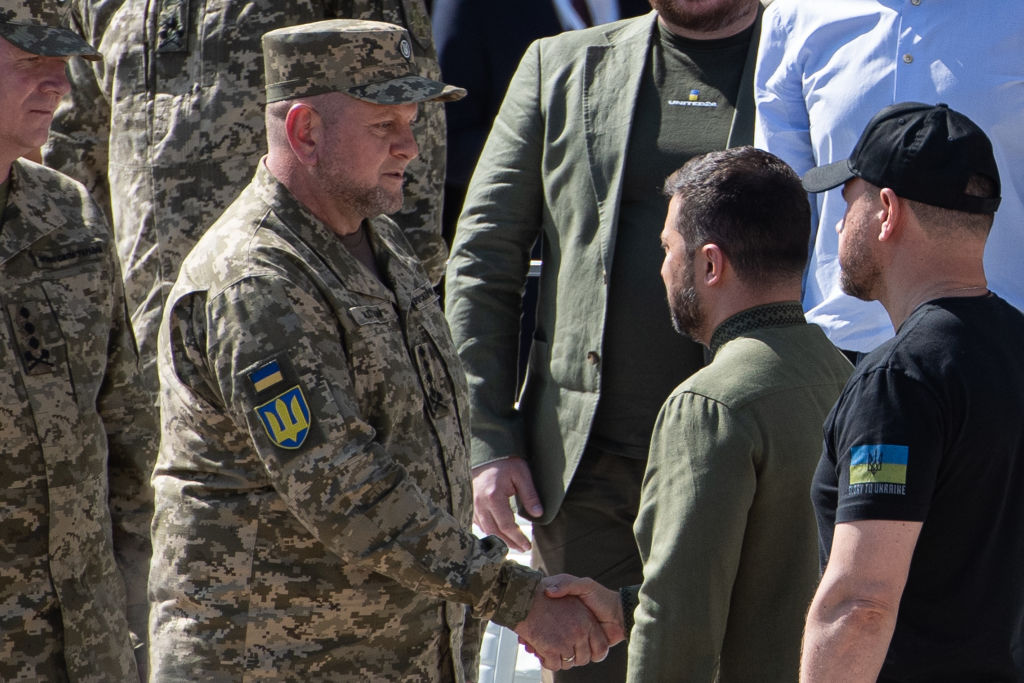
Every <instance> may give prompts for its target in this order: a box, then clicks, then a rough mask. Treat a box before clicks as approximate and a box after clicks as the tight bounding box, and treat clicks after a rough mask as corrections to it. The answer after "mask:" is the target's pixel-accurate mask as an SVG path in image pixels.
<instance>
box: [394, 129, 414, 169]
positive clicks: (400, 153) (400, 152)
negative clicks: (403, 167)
mask: <svg viewBox="0 0 1024 683" xmlns="http://www.w3.org/2000/svg"><path fill="white" fill-rule="evenodd" d="M391 153H392V154H394V155H395V156H396V157H399V158H400V159H405V160H406V161H412V160H413V159H415V158H416V157H417V156H419V153H420V148H419V145H417V144H416V136H415V135H413V134H412V126H411V125H404V126H402V131H401V133H399V135H398V139H397V140H395V143H394V144H393V145H392V146H391Z"/></svg>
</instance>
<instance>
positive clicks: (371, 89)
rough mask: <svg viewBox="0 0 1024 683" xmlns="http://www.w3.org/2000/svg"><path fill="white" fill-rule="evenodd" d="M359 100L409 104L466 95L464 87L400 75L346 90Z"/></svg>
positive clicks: (453, 99) (459, 98) (449, 99)
mask: <svg viewBox="0 0 1024 683" xmlns="http://www.w3.org/2000/svg"><path fill="white" fill-rule="evenodd" d="M345 92H347V93H348V94H349V95H351V96H352V97H355V98H356V99H359V100H365V101H366V102H373V103H374V104H410V103H413V102H429V101H434V100H436V101H439V102H453V101H455V100H461V99H462V98H463V97H465V96H466V91H465V89H464V88H456V87H455V86H454V85H446V84H444V83H441V82H440V81H435V80H431V79H429V78H423V77H422V76H402V77H401V78H393V79H391V80H389V81H384V82H382V83H371V84H370V85H360V86H357V87H354V88H349V89H348V90H346V91H345Z"/></svg>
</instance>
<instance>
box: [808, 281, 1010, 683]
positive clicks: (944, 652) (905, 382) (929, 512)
mask: <svg viewBox="0 0 1024 683" xmlns="http://www.w3.org/2000/svg"><path fill="white" fill-rule="evenodd" d="M811 496H812V499H813V502H814V508H815V513H816V515H817V519H818V530H819V539H820V544H821V545H820V547H821V553H822V555H821V561H822V568H823V569H824V566H825V563H826V562H827V559H828V554H829V551H830V550H831V546H832V538H833V528H834V524H835V523H837V522H851V521H858V520H867V519H886V520H909V521H919V522H923V526H922V529H921V534H920V537H919V539H918V542H917V546H916V547H915V549H914V554H913V557H912V559H911V564H910V574H909V576H908V579H907V585H906V589H905V590H904V594H903V598H902V600H901V602H900V608H899V616H898V618H897V623H896V630H895V633H894V634H893V638H892V642H891V643H890V646H889V652H888V654H887V656H886V659H885V663H884V665H883V667H882V673H881V676H880V677H879V680H880V681H888V680H893V681H895V680H899V681H1021V680H1024V641H1022V636H1024V315H1022V314H1021V313H1020V312H1019V311H1017V310H1016V309H1014V308H1013V307H1012V306H1010V305H1009V304H1007V303H1006V302H1005V301H1003V300H1002V299H1000V298H999V297H997V296H994V295H990V296H985V297H969V298H953V299H938V300H936V301H932V302H928V303H925V304H923V305H921V306H920V307H918V308H917V309H916V310H915V311H914V312H913V313H912V314H911V315H910V317H909V318H908V319H907V320H906V321H905V322H904V323H903V325H902V326H901V327H900V330H899V332H898V333H897V334H896V337H895V338H894V339H892V340H890V341H888V342H886V343H885V344H883V345H882V346H880V347H879V348H878V349H877V350H876V351H874V352H873V353H871V354H870V355H868V356H867V357H866V358H865V359H864V361H863V362H862V363H861V364H860V365H859V366H858V368H857V370H856V372H855V373H854V375H853V377H852V378H851V379H850V382H849V384H848V385H847V386H846V389H845V390H844V391H843V394H842V395H841V396H840V398H839V401H838V402H837V403H836V405H835V407H834V408H833V410H832V412H831V414H830V415H829V417H828V419H827V421H826V423H825V446H824V452H823V454H822V458H821V461H820V462H819V464H818V469H817V472H816V473H815V477H814V483H813V484H812V493H811ZM1015 650H1016V651H1015ZM1014 658H1016V660H1017V661H1016V665H1015V664H1014Z"/></svg>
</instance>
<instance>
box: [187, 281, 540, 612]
mask: <svg viewBox="0 0 1024 683" xmlns="http://www.w3.org/2000/svg"><path fill="white" fill-rule="evenodd" d="M299 277H300V276H298V275H294V274H291V275H289V276H287V277H286V276H283V275H263V276H259V277H249V278H245V279H243V280H241V281H239V282H236V283H235V284H233V285H231V286H230V287H228V288H227V289H226V290H224V291H223V292H221V293H220V294H218V295H217V296H215V297H213V299H211V300H210V301H209V302H207V304H206V311H205V313H204V316H203V318H204V322H203V325H204V327H205V329H206V330H207V332H206V334H205V335H202V334H201V335H198V336H205V338H206V341H205V344H204V347H205V349H206V351H205V352H204V353H203V357H202V359H201V360H199V362H198V363H195V364H194V368H193V369H184V371H178V370H177V369H176V370H175V372H176V374H177V375H178V376H179V377H188V376H189V374H192V375H193V376H196V375H197V374H202V372H203V370H202V367H203V366H205V367H206V368H209V370H208V372H209V373H212V381H210V382H209V388H208V389H206V390H205V393H206V394H207V395H209V396H217V395H219V396H221V397H222V399H221V400H223V403H224V405H225V407H226V409H227V412H228V414H229V417H230V420H231V422H232V423H233V424H235V425H237V426H238V428H239V429H241V430H242V431H244V432H246V433H247V435H248V438H247V440H248V441H249V442H250V443H251V444H252V446H253V447H254V448H255V451H256V454H257V456H258V460H259V463H260V466H259V470H260V471H259V473H258V475H259V476H261V477H269V481H270V485H271V486H272V487H273V489H274V490H275V492H276V493H277V494H278V495H279V496H280V497H281V498H282V500H283V501H284V502H285V504H286V505H287V506H288V509H289V510H290V511H291V513H292V514H293V515H294V516H295V517H296V518H297V519H298V520H299V521H300V522H301V524H302V525H303V526H304V527H305V528H306V529H308V530H309V532H310V533H311V534H312V535H313V536H314V537H316V538H317V539H318V540H319V541H320V542H321V543H322V544H323V545H324V546H326V547H327V548H329V549H330V550H331V551H332V552H333V553H335V554H336V555H338V556H339V557H340V558H341V559H342V561H343V562H344V563H345V564H347V565H353V566H358V567H363V568H365V569H366V570H368V571H373V572H377V573H380V574H383V575H385V576H388V577H390V578H392V579H393V580H394V581H396V582H398V583H400V584H402V585H404V586H406V587H407V588H409V589H411V590H415V591H418V592H423V593H428V594H431V595H434V596H437V597H438V598H441V599H444V600H448V601H452V602H461V603H464V604H469V605H471V606H472V607H473V611H474V614H475V615H477V616H479V617H482V618H489V619H491V620H494V621H498V622H499V623H503V624H511V625H515V624H516V623H518V621H520V620H521V619H522V618H524V617H525V614H526V612H527V610H528V609H529V605H530V602H531V600H532V595H533V590H534V587H535V586H536V583H537V581H539V575H538V574H537V573H536V572H533V571H532V570H529V569H526V568H524V567H521V566H519V565H517V564H515V563H514V562H511V561H508V560H505V559H504V556H505V553H506V547H505V545H504V544H503V543H501V542H500V541H498V540H496V539H494V538H493V537H491V538H488V539H483V540H481V539H478V538H477V537H476V536H474V535H473V534H472V532H471V531H470V529H468V528H465V527H463V526H462V525H461V524H460V522H459V520H458V519H456V517H455V516H453V515H452V514H451V513H450V512H449V510H448V509H447V508H446V507H444V502H445V501H446V500H447V499H448V494H447V492H445V491H444V489H443V486H444V484H441V483H440V482H442V481H444V482H447V477H448V476H449V474H451V473H450V472H443V473H442V472H432V473H431V474H430V475H424V473H423V468H424V467H427V468H428V469H429V468H436V467H444V465H443V464H442V463H443V460H442V459H441V458H440V457H439V456H438V457H424V454H425V453H430V452H432V451H433V452H436V449H437V445H436V441H435V438H436V437H435V435H434V432H433V430H432V429H430V427H429V426H428V423H427V422H425V421H424V417H423V416H424V407H423V405H422V404H423V396H422V393H421V390H420V387H419V385H418V380H411V381H412V382H414V384H410V374H409V372H405V371H404V370H403V369H402V368H405V367H412V366H410V358H409V352H408V349H407V348H406V346H405V344H406V342H405V336H404V334H403V332H402V330H401V329H400V328H398V327H397V326H395V329H387V330H384V329H381V330H376V331H375V332H374V336H373V338H372V339H366V338H363V337H360V338H358V339H356V338H350V337H347V336H346V337H345V341H344V343H339V331H340V330H339V324H342V325H344V323H343V321H340V320H339V319H338V315H337V313H335V311H334V310H333V309H332V308H330V307H329V305H328V304H327V302H326V301H324V300H323V299H322V298H321V297H320V296H319V295H318V293H317V292H318V288H317V285H316V284H315V283H314V282H311V281H305V280H301V279H300V280H298V281H296V282H292V281H290V280H289V278H299ZM356 308H358V307H356ZM367 308H372V306H371V307H367ZM350 310H352V309H350ZM345 314H347V313H343V315H345ZM174 336H175V337H177V336H178V335H174ZM183 337H186V338H187V337H191V338H196V337H197V335H196V334H194V333H188V334H185V335H183ZM172 343H173V342H172ZM366 344H373V345H376V348H374V349H373V350H372V351H371V350H369V349H367V348H366V346H365V345H366ZM380 347H383V348H384V349H385V351H383V352H381V349H380ZM360 349H362V350H360ZM172 354H173V355H174V356H177V357H181V354H180V353H179V352H176V351H174V349H172ZM388 358H392V359H394V363H391V362H389V361H388V360H387V359H388ZM382 359H383V360H382ZM403 364H404V365H403ZM268 368H272V369H273V372H272V373H270V372H269V371H268V370H267V369H268ZM396 368H399V369H396ZM403 372H405V374H402V373H403ZM411 372H412V373H413V374H412V377H418V375H415V371H414V370H412V371H411ZM268 373H269V374H268ZM257 376H259V377H261V378H260V379H257ZM360 378H364V379H365V381H363V382H362V383H361V384H360V388H359V389H358V390H357V389H356V384H357V382H359V381H360ZM403 378H404V379H403ZM268 381H270V382H272V384H271V385H270V386H271V388H264V387H266V386H267V385H266V382H268ZM282 390H283V391H282ZM278 402H280V405H279V406H278V405H277V403H278ZM288 409H290V411H291V412H290V415H292V416H294V417H291V418H289V420H285V419H284V418H281V417H280V416H281V415H283V414H284V411H285V410H288ZM268 411H273V412H274V413H275V414H274V416H273V419H272V418H271V417H269V416H266V414H267V412H268ZM368 412H373V413H374V417H373V418H372V420H373V422H374V424H377V425H383V426H382V429H386V430H388V431H389V434H390V435H391V436H389V437H388V445H387V447H385V445H383V444H382V439H384V438H385V437H384V436H383V435H380V434H378V432H377V431H376V429H375V428H374V426H373V424H371V418H370V417H369V416H368V415H367V414H366V413H368ZM299 415H302V417H298V416H299ZM289 421H290V422H291V424H285V422H289ZM301 422H305V427H301V424H298V423H301ZM416 424H419V425H421V426H420V427H416V426H415V425H416ZM410 425H412V426H410ZM300 428H302V429H305V430H308V431H307V432H306V433H304V434H303V436H302V438H301V440H299V439H298V438H297V435H298V433H299V429H300ZM271 432H278V433H277V434H275V435H274V436H272V435H271ZM284 432H290V433H292V434H294V435H295V436H296V438H295V439H294V440H293V442H291V443H289V444H287V445H285V441H283V440H282V439H281V438H277V437H280V436H281V435H282V434H283V433H284ZM296 442H297V443H296ZM427 463H431V464H429V465H428V464H427ZM433 463H436V464H433ZM414 469H415V470H417V471H416V472H413V470H414ZM243 476H255V475H254V474H253V473H248V474H246V475H243ZM424 480H426V481H430V482H433V484H432V485H431V488H430V490H427V489H425V488H424V485H423V484H422V482H424ZM439 487H441V488H439Z"/></svg>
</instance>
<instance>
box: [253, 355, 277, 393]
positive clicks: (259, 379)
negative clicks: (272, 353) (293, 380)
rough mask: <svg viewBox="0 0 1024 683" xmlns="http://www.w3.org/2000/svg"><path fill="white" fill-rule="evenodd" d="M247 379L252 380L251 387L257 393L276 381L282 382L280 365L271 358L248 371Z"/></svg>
mask: <svg viewBox="0 0 1024 683" xmlns="http://www.w3.org/2000/svg"><path fill="white" fill-rule="evenodd" d="M249 380H250V381H251V382H252V388H253V389H255V390H256V392H257V393H258V392H261V391H263V390H264V389H269V388H270V387H272V386H274V385H275V384H277V383H278V382H283V381H284V377H283V376H282V375H281V366H279V365H278V364H277V361H276V360H272V361H270V362H269V363H266V364H265V365H262V366H260V367H259V368H257V369H256V370H253V371H252V372H250V373H249Z"/></svg>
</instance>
